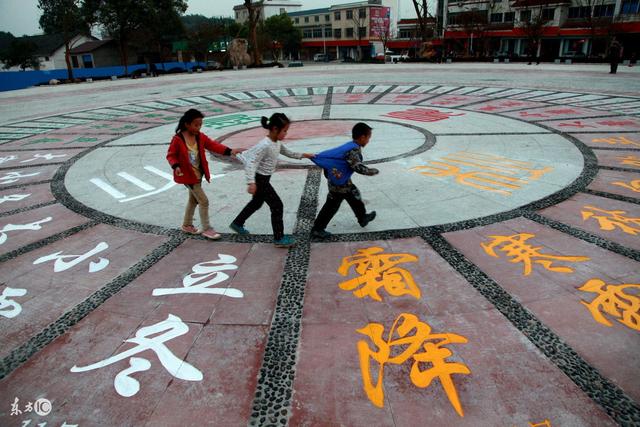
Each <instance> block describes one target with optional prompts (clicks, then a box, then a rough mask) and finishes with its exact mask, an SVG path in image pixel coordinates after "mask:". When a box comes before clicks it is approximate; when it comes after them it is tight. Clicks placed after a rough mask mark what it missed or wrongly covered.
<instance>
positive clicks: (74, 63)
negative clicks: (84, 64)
mask: <svg viewBox="0 0 640 427" xmlns="http://www.w3.org/2000/svg"><path fill="white" fill-rule="evenodd" d="M71 66H72V67H73V68H78V67H79V65H78V57H77V56H75V55H74V56H72V57H71Z"/></svg>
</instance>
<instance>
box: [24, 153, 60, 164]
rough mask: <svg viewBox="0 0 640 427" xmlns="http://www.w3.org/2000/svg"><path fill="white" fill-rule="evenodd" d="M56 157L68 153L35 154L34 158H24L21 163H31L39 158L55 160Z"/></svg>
mask: <svg viewBox="0 0 640 427" xmlns="http://www.w3.org/2000/svg"><path fill="white" fill-rule="evenodd" d="M56 157H67V155H66V154H34V155H33V158H32V159H28V160H23V161H21V162H20V163H29V162H33V161H34V160H38V159H45V160H53V159H54V158H56Z"/></svg>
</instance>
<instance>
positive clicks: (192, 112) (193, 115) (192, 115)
mask: <svg viewBox="0 0 640 427" xmlns="http://www.w3.org/2000/svg"><path fill="white" fill-rule="evenodd" d="M202 118H204V114H202V113H201V112H200V111H199V110H196V109H195V108H191V109H189V110H187V112H186V113H184V114H183V115H182V117H180V121H179V122H178V127H176V133H180V132H182V131H185V130H187V128H186V126H185V125H186V124H187V123H191V122H192V121H194V120H195V119H202Z"/></svg>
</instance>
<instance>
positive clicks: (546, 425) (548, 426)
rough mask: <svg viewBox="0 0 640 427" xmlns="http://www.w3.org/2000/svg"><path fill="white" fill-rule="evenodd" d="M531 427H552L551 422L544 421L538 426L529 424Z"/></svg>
mask: <svg viewBox="0 0 640 427" xmlns="http://www.w3.org/2000/svg"><path fill="white" fill-rule="evenodd" d="M529 427H551V421H549V420H544V421H543V422H541V423H537V424H534V423H529Z"/></svg>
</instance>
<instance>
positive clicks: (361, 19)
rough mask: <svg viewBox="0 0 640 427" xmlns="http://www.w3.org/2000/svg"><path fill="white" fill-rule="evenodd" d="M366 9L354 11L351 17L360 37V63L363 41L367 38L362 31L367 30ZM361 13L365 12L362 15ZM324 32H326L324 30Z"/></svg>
mask: <svg viewBox="0 0 640 427" xmlns="http://www.w3.org/2000/svg"><path fill="white" fill-rule="evenodd" d="M366 10H367V9H365V8H360V9H358V10H357V11H355V10H354V11H353V14H352V15H351V22H353V25H355V29H354V30H355V31H356V35H357V37H358V61H362V39H363V38H364V37H365V36H366V34H364V32H363V31H360V29H361V28H364V30H365V32H366V29H367V15H366ZM361 11H365V13H363V14H362V15H361V14H360V12H361ZM323 31H324V30H323Z"/></svg>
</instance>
